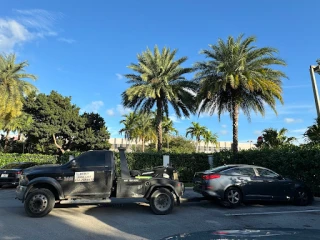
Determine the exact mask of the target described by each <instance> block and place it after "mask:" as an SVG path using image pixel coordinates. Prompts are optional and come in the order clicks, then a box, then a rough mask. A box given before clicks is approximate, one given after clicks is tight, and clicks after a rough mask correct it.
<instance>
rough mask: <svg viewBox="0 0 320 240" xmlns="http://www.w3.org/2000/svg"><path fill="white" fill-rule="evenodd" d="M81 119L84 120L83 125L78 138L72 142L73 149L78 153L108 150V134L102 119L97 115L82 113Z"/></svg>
mask: <svg viewBox="0 0 320 240" xmlns="http://www.w3.org/2000/svg"><path fill="white" fill-rule="evenodd" d="M81 117H82V118H84V119H85V124H84V128H83V129H82V130H80V132H79V136H78V138H76V139H75V140H74V141H75V143H76V146H75V148H76V149H77V150H79V151H88V150H102V149H109V148H110V146H111V144H110V143H109V142H108V139H109V138H110V133H109V132H108V130H107V127H106V123H105V121H104V119H103V117H101V116H100V115H99V114H98V113H84V114H82V115H81Z"/></svg>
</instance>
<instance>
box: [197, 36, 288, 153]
mask: <svg viewBox="0 0 320 240" xmlns="http://www.w3.org/2000/svg"><path fill="white" fill-rule="evenodd" d="M255 41H256V38H255V37H248V38H245V39H243V35H240V36H239V37H238V38H237V39H234V38H233V37H228V40H227V41H226V42H224V41H223V40H221V39H219V40H218V43H217V44H216V45H209V47H210V49H209V50H203V51H202V54H204V55H205V56H206V58H209V60H208V61H205V62H198V63H196V64H195V69H197V70H198V73H197V74H196V77H195V81H196V82H198V83H199V84H200V90H199V93H198V102H199V112H208V113H210V114H211V115H212V114H213V113H214V112H217V114H218V116H219V119H220V116H221V114H223V113H224V112H229V113H230V117H231V119H232V122H233V152H234V153H237V152H238V117H239V110H242V111H243V113H244V114H245V115H246V116H247V117H248V120H249V121H250V112H251V111H254V112H256V113H257V112H259V113H260V114H262V115H264V113H265V104H267V105H269V106H270V107H271V108H272V109H273V110H274V112H275V113H277V112H276V100H279V101H280V102H281V103H282V104H283V99H282V95H281V94H282V88H281V83H282V82H281V78H285V77H286V75H285V74H284V73H283V72H282V71H280V70H275V69H273V68H272V67H273V66H274V65H281V66H285V65H286V63H285V61H283V60H281V59H279V58H278V57H276V56H275V54H276V53H277V50H276V49H274V48H270V47H263V48H257V47H255V46H253V45H252V44H253V42H255Z"/></svg>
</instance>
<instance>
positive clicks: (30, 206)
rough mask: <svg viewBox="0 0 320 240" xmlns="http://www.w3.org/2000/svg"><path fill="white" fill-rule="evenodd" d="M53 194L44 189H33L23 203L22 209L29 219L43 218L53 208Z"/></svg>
mask: <svg viewBox="0 0 320 240" xmlns="http://www.w3.org/2000/svg"><path fill="white" fill-rule="evenodd" d="M54 203H55V198H54V195H53V193H52V192H51V191H50V190H48V189H45V188H40V189H35V190H33V191H32V192H30V193H29V194H28V195H27V197H26V200H25V202H24V209H25V211H26V213H27V214H28V215H29V216H30V217H44V216H46V215H47V214H48V213H49V212H51V210H52V209H53V207H54Z"/></svg>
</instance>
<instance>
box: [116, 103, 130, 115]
mask: <svg viewBox="0 0 320 240" xmlns="http://www.w3.org/2000/svg"><path fill="white" fill-rule="evenodd" d="M117 111H118V113H120V115H125V114H128V113H130V112H132V110H131V109H130V108H125V107H123V106H122V105H121V104H118V105H117Z"/></svg>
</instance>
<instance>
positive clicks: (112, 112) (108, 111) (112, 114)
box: [107, 108, 115, 116]
mask: <svg viewBox="0 0 320 240" xmlns="http://www.w3.org/2000/svg"><path fill="white" fill-rule="evenodd" d="M114 114H115V112H114V109H113V108H111V109H108V110H107V115H108V116H114Z"/></svg>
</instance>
